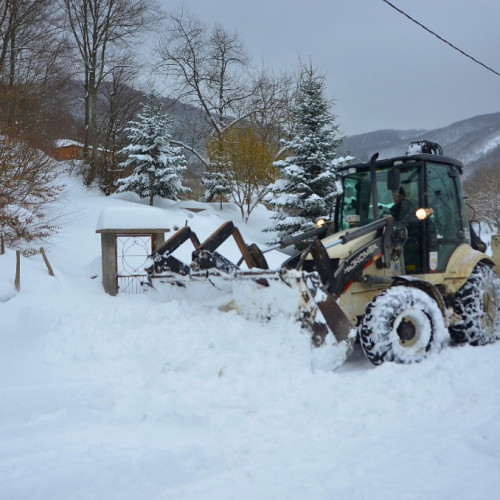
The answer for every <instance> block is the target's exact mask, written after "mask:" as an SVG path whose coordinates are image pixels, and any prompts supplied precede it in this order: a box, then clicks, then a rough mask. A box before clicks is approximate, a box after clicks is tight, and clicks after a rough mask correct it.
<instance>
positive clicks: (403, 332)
mask: <svg viewBox="0 0 500 500" xmlns="http://www.w3.org/2000/svg"><path fill="white" fill-rule="evenodd" d="M396 331H397V332H398V336H399V339H400V342H401V344H403V345H408V344H410V343H411V341H412V340H413V341H414V340H415V335H416V329H415V325H414V324H413V322H412V321H410V320H408V319H406V318H405V319H403V320H401V323H399V325H398V328H397V330H396Z"/></svg>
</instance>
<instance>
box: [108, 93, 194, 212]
mask: <svg viewBox="0 0 500 500" xmlns="http://www.w3.org/2000/svg"><path fill="white" fill-rule="evenodd" d="M171 128H172V118H171V117H170V116H169V115H167V114H165V113H164V112H163V111H162V107H161V105H160V104H158V103H157V100H156V99H155V97H154V96H150V97H149V99H148V102H147V103H146V104H145V105H144V108H143V110H142V113H140V114H139V115H137V121H131V122H129V126H128V127H127V128H126V129H125V131H126V132H128V135H127V137H128V139H129V140H130V141H131V142H130V144H129V145H128V146H126V147H125V148H123V149H122V150H121V151H120V153H119V154H123V155H125V156H126V157H127V159H126V160H125V161H124V162H122V163H120V167H121V168H122V169H126V168H128V167H134V170H133V172H132V173H131V174H130V175H129V176H128V177H124V178H122V179H119V180H118V181H117V184H118V186H119V187H118V192H124V191H133V192H134V193H137V194H138V195H139V196H140V197H141V198H148V197H149V204H150V205H153V199H154V197H155V196H160V197H162V198H170V199H173V200H176V199H177V194H178V193H184V192H188V191H190V189H189V188H187V187H184V186H183V185H182V174H183V172H184V171H185V170H186V166H185V163H186V160H185V158H184V155H183V154H181V152H180V151H181V148H180V147H174V146H172V145H171V144H170V141H171V139H172V136H171V135H170V130H171Z"/></svg>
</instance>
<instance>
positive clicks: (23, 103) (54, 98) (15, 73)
mask: <svg viewBox="0 0 500 500" xmlns="http://www.w3.org/2000/svg"><path fill="white" fill-rule="evenodd" d="M59 24H60V11H59V10H58V9H57V6H56V5H54V3H53V2H51V1H50V0H5V1H4V2H2V11H1V17H0V43H1V44H2V45H1V48H0V96H1V103H0V106H1V107H2V113H1V114H2V127H3V130H4V132H8V130H7V129H12V128H16V129H17V132H20V130H21V129H24V130H27V131H28V133H27V135H28V136H29V138H30V139H32V138H33V134H32V131H33V130H36V129H37V130H39V131H42V130H43V132H44V134H39V135H40V138H42V137H41V136H42V135H45V136H48V135H49V134H48V131H47V130H46V127H44V126H43V123H44V120H45V121H46V120H48V119H49V117H50V116H51V114H53V113H54V108H55V107H56V106H55V105H54V104H55V103H60V101H61V99H60V95H61V91H62V90H63V88H64V85H65V82H67V81H69V75H68V71H67V70H66V67H68V65H67V64H64V63H65V62H66V61H65V60H64V58H65V56H66V55H67V53H68V44H67V43H66V40H65V39H64V36H63V32H62V31H61V30H60V29H59ZM57 108H58V113H59V115H60V114H61V106H57Z"/></svg>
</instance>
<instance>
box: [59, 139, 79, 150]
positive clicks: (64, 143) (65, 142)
mask: <svg viewBox="0 0 500 500" xmlns="http://www.w3.org/2000/svg"><path fill="white" fill-rule="evenodd" d="M54 146H55V147H56V148H65V147H68V146H80V147H82V148H83V144H82V143H81V142H77V141H73V140H71V139H57V141H55V142H54Z"/></svg>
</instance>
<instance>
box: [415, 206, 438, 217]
mask: <svg viewBox="0 0 500 500" xmlns="http://www.w3.org/2000/svg"><path fill="white" fill-rule="evenodd" d="M433 213H434V209H432V208H419V209H417V211H416V212H415V216H416V218H417V219H418V220H425V219H427V217H429V216H430V215H432V214H433Z"/></svg>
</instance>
